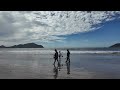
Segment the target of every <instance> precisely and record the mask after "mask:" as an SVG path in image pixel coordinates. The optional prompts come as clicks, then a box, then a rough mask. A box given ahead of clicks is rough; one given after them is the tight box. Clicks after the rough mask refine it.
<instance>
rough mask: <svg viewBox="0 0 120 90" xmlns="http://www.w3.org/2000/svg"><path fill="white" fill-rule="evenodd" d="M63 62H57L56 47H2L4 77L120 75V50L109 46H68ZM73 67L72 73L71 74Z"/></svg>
mask: <svg viewBox="0 0 120 90" xmlns="http://www.w3.org/2000/svg"><path fill="white" fill-rule="evenodd" d="M59 50H60V51H61V52H62V55H63V57H62V58H61V64H60V66H58V64H57V63H56V65H55V66H54V65H53V62H54V59H53V55H54V49H41V48H1V49H0V78H5V79H6V78H7V79H94V78H95V79H96V78H98V79H119V78H120V50H119V49H109V48H84V49H82V48H81V49H70V52H71V55H70V63H69V64H66V63H65V61H66V53H67V52H66V49H58V51H59ZM68 71H69V74H68Z"/></svg>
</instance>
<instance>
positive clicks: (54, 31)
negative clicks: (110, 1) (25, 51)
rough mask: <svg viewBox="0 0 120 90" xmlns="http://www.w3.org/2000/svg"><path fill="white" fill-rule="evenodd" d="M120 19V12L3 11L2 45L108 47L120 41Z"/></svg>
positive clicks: (0, 14) (1, 21)
mask: <svg viewBox="0 0 120 90" xmlns="http://www.w3.org/2000/svg"><path fill="white" fill-rule="evenodd" d="M119 20H120V11H0V45H6V46H11V45H14V44H20V43H23V44H24V43H31V42H34V43H37V44H42V45H43V46H45V47H89V46H90V47H91V46H93V47H97V46H98V47H99V46H103V47H104V46H108V45H109V44H112V43H116V42H120V41H119V40H120V38H119V35H120V23H119ZM113 30H114V31H113ZM107 38H108V39H107ZM105 40H106V41H105Z"/></svg>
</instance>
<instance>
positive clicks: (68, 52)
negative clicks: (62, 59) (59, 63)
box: [66, 49, 70, 62]
mask: <svg viewBox="0 0 120 90" xmlns="http://www.w3.org/2000/svg"><path fill="white" fill-rule="evenodd" d="M68 61H69V62H70V51H69V50H68V49H67V60H66V62H68Z"/></svg>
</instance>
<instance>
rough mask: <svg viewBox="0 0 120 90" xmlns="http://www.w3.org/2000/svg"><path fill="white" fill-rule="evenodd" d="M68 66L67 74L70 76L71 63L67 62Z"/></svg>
mask: <svg viewBox="0 0 120 90" xmlns="http://www.w3.org/2000/svg"><path fill="white" fill-rule="evenodd" d="M66 65H67V74H70V62H67V63H66Z"/></svg>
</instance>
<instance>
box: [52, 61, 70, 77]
mask: <svg viewBox="0 0 120 90" xmlns="http://www.w3.org/2000/svg"><path fill="white" fill-rule="evenodd" d="M62 67H63V64H61V63H60V62H58V63H57V64H54V68H53V73H54V75H53V76H54V79H57V78H58V73H59V71H60V70H61V69H62ZM66 67H67V74H68V75H69V74H70V61H68V62H66Z"/></svg>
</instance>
